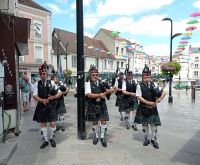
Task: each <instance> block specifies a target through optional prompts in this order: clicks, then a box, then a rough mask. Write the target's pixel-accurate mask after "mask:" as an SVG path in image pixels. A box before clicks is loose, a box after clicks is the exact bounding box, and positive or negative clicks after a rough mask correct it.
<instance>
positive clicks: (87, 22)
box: [84, 17, 100, 29]
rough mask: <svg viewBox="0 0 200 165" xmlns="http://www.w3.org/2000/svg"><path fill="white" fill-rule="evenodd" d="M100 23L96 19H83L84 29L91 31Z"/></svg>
mask: <svg viewBox="0 0 200 165" xmlns="http://www.w3.org/2000/svg"><path fill="white" fill-rule="evenodd" d="M99 22H100V20H99V19H98V18H97V17H87V18H84V27H86V28H90V29H93V28H95V27H96V25H97V24H98V23H99Z"/></svg>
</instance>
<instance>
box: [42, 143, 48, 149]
mask: <svg viewBox="0 0 200 165" xmlns="http://www.w3.org/2000/svg"><path fill="white" fill-rule="evenodd" d="M48 144H49V143H48V142H47V141H45V142H43V143H42V145H41V146H40V149H43V148H45V147H46V146H48Z"/></svg>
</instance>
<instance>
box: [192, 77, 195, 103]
mask: <svg viewBox="0 0 200 165" xmlns="http://www.w3.org/2000/svg"><path fill="white" fill-rule="evenodd" d="M191 98H192V101H193V102H194V101H195V81H191Z"/></svg>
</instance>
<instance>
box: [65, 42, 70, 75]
mask: <svg viewBox="0 0 200 165" xmlns="http://www.w3.org/2000/svg"><path fill="white" fill-rule="evenodd" d="M68 44H69V42H67V43H66V47H65V49H66V54H65V59H66V71H67V55H68Z"/></svg>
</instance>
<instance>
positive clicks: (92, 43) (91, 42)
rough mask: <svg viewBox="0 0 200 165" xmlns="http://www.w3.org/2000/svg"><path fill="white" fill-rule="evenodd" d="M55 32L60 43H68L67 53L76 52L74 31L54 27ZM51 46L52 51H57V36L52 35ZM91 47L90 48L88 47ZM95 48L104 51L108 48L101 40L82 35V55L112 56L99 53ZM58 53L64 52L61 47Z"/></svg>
mask: <svg viewBox="0 0 200 165" xmlns="http://www.w3.org/2000/svg"><path fill="white" fill-rule="evenodd" d="M53 33H56V34H57V36H59V38H60V41H61V43H62V44H63V45H64V46H66V44H67V43H68V47H67V48H68V50H67V51H68V53H75V54H76V53H77V42H76V33H72V32H68V31H65V30H61V29H57V28H55V29H54V32H53ZM52 38H53V41H52V47H53V50H54V52H57V47H58V46H57V38H55V37H52ZM89 47H91V48H89ZM95 48H96V49H101V50H104V51H105V52H108V51H109V50H108V48H107V47H106V46H105V45H104V44H103V43H102V41H100V40H97V39H94V38H89V37H87V36H84V55H86V56H91V57H92V56H95V57H100V58H112V57H111V55H107V54H106V53H101V52H99V51H97V50H95ZM59 51H60V53H61V52H62V53H63V54H66V52H64V50H63V49H62V48H59Z"/></svg>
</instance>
